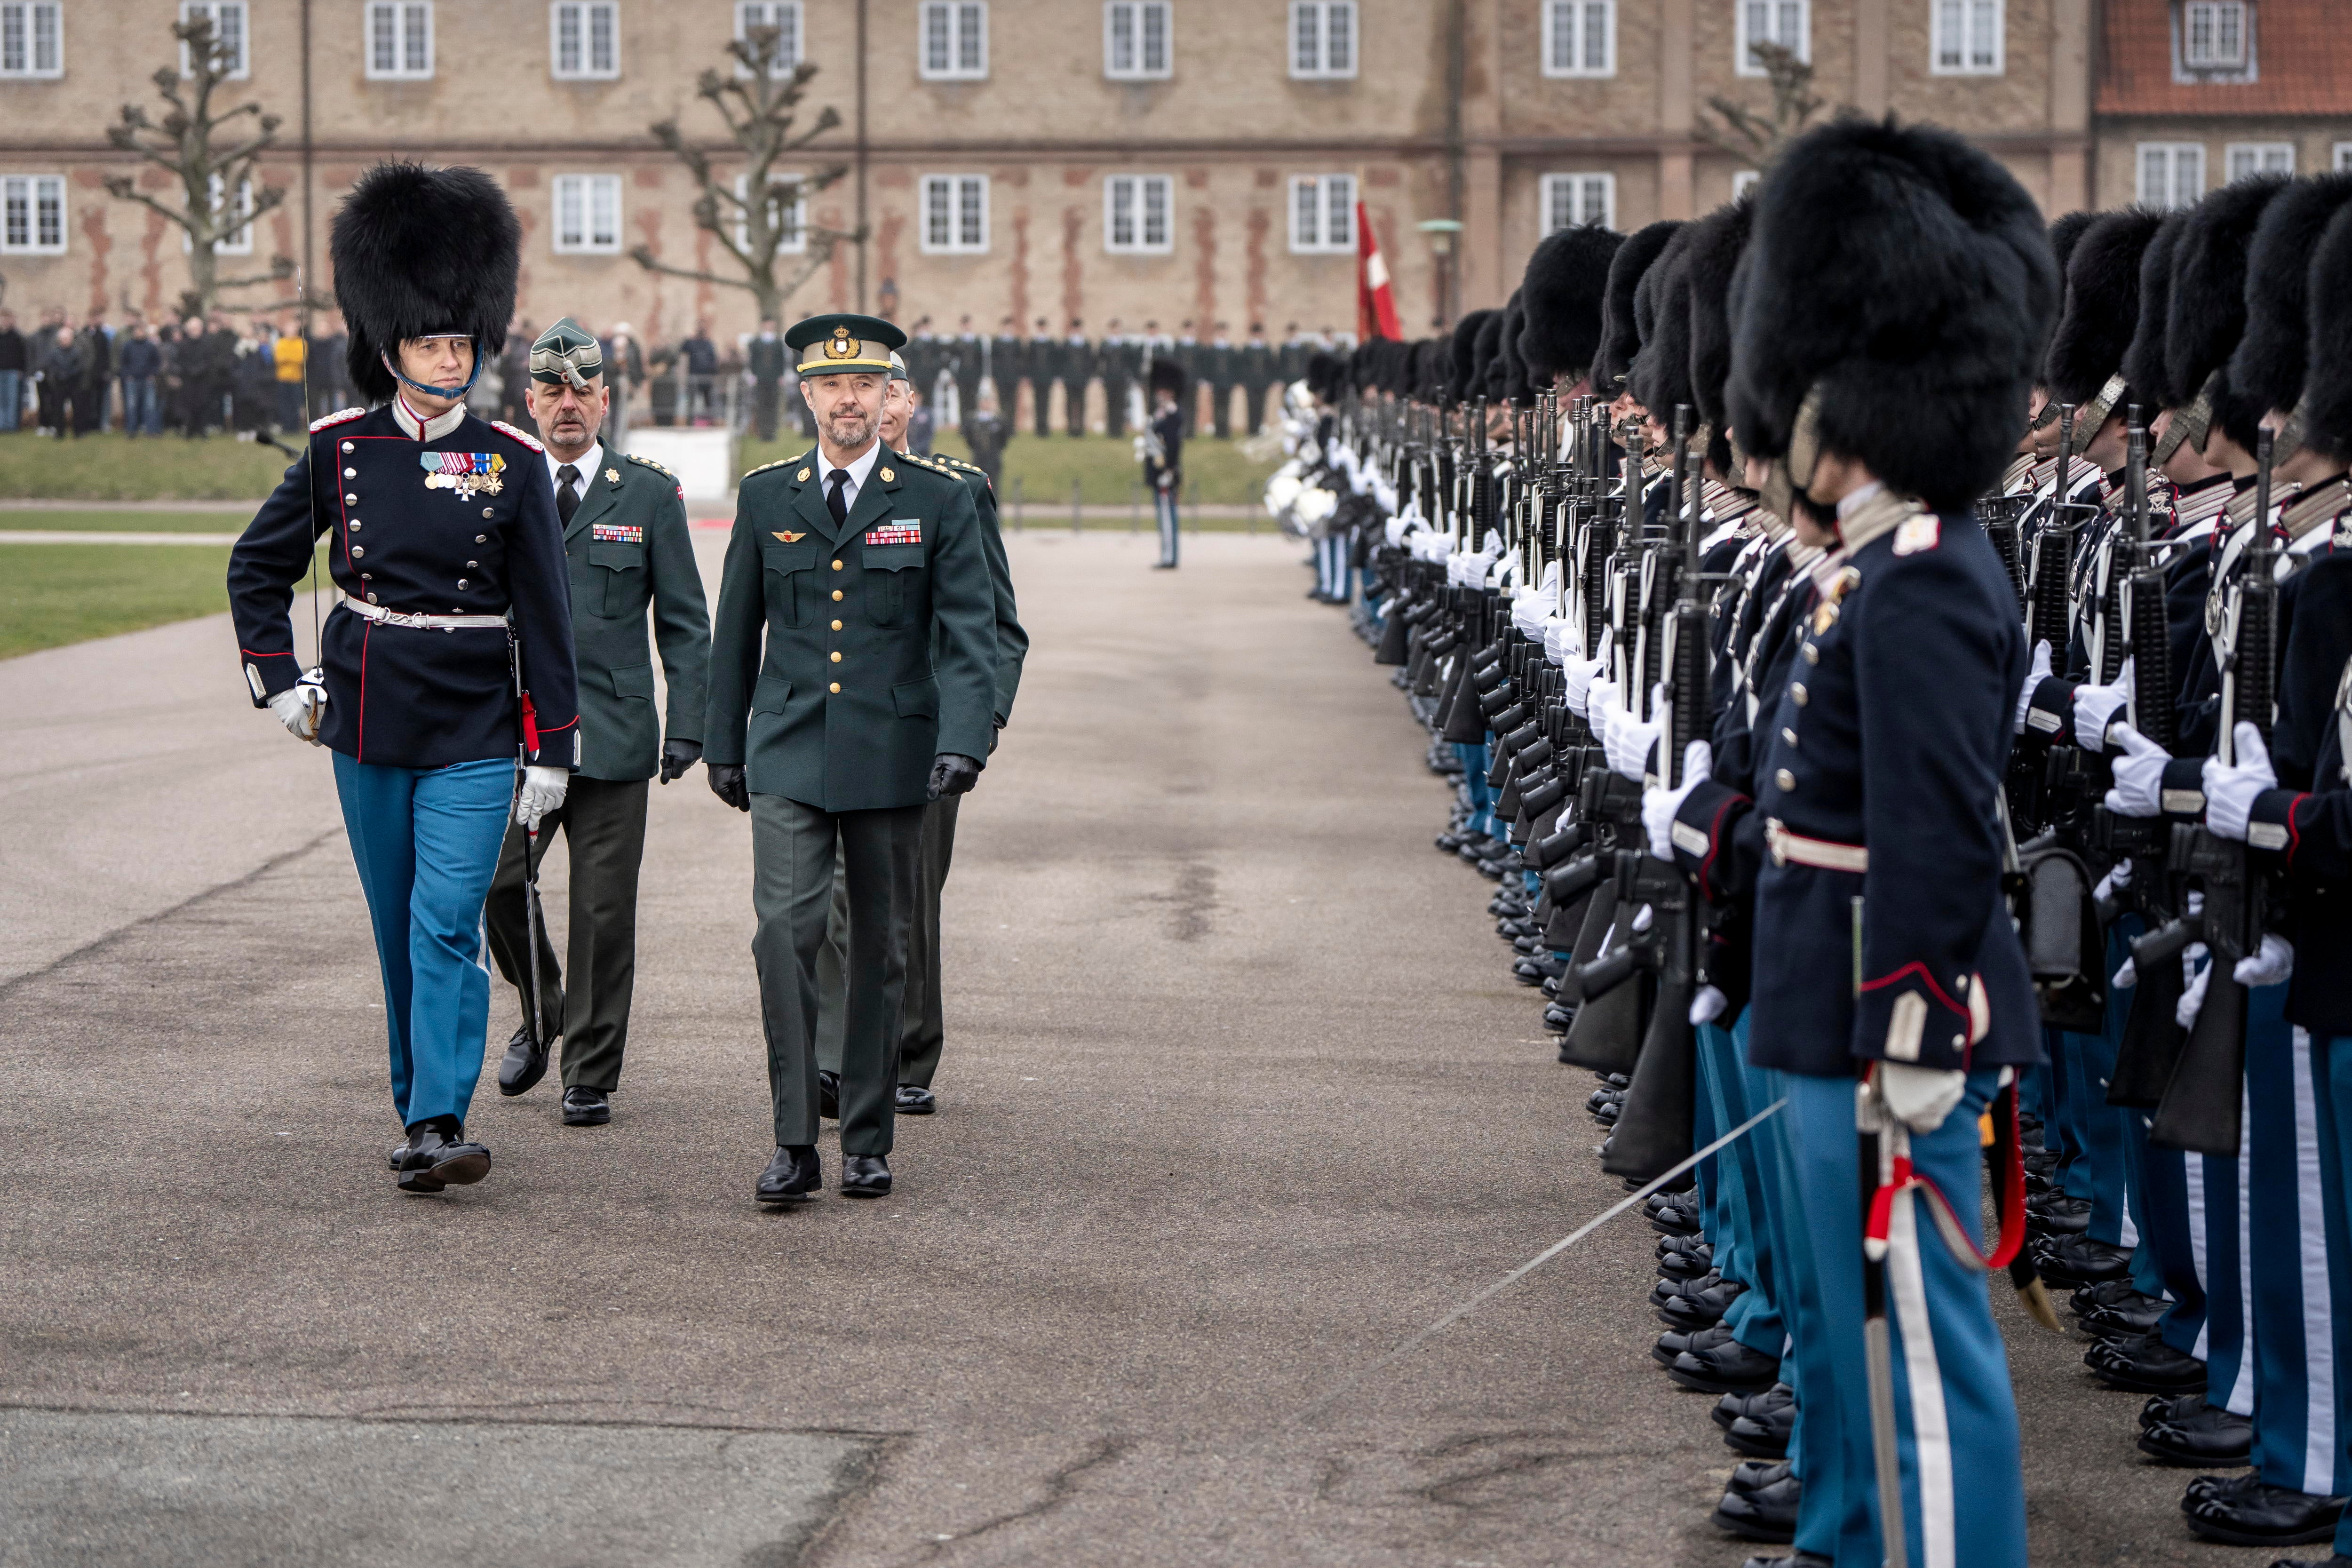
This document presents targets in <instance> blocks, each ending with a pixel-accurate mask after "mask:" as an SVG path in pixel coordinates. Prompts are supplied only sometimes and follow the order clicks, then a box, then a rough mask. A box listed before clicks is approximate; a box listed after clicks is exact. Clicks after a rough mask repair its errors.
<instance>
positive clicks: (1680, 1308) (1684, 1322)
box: [1658, 1279, 1748, 1329]
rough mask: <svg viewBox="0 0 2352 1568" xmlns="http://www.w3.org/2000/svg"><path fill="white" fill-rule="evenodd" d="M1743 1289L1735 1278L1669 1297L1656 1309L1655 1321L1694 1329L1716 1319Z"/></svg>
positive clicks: (1716, 1320)
mask: <svg viewBox="0 0 2352 1568" xmlns="http://www.w3.org/2000/svg"><path fill="white" fill-rule="evenodd" d="M1693 1283H1696V1281H1693ZM1745 1289H1748V1287H1747V1286H1745V1285H1742V1284H1741V1283H1740V1282H1739V1281H1738V1280H1737V1279H1725V1280H1722V1281H1720V1282H1718V1283H1717V1284H1714V1285H1710V1286H1708V1287H1707V1288H1706V1289H1704V1290H1698V1291H1694V1292H1692V1293H1690V1294H1688V1295H1683V1296H1675V1297H1672V1298H1670V1299H1668V1300H1666V1301H1665V1302H1664V1304H1663V1305H1661V1306H1660V1307H1659V1308H1658V1321H1660V1322H1663V1323H1664V1324H1665V1325H1666V1327H1668V1328H1670V1329H1696V1328H1703V1327H1705V1326H1706V1325H1707V1324H1709V1323H1716V1322H1720V1321H1723V1314H1724V1313H1726V1312H1727V1311H1729V1310H1731V1303H1732V1302H1734V1301H1736V1300H1738V1299H1739V1295H1740V1292H1741V1291H1743V1290H1745Z"/></svg>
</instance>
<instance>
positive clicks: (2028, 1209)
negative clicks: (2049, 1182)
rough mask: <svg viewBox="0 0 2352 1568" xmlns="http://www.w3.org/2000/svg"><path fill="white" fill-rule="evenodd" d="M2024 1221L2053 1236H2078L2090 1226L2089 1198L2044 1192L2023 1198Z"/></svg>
mask: <svg viewBox="0 0 2352 1568" xmlns="http://www.w3.org/2000/svg"><path fill="white" fill-rule="evenodd" d="M2025 1221H2026V1223H2027V1224H2028V1225H2031V1226H2034V1227H2036V1228H2037V1229H2040V1230H2042V1231H2046V1232H2048V1233H2049V1234H2051V1235H2053V1236H2080V1235H2082V1234H2083V1233H2084V1231H2086V1230H2088V1229H2090V1228H2091V1200H2090V1199H2088V1198H2075V1197H2069V1196H2067V1195H2066V1194H2064V1193H2045V1194H2042V1196H2040V1197H2037V1198H2028V1199H2026V1200H2025Z"/></svg>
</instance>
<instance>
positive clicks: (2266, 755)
mask: <svg viewBox="0 0 2352 1568" xmlns="http://www.w3.org/2000/svg"><path fill="white" fill-rule="evenodd" d="M2232 736H2233V738H2234V739H2235V741H2236V742H2237V748H2238V763H2237V765H2236V766H2235V767H2230V766H2226V765H2224V764H2223V763H2222V762H2221V758H2219V757H2208V758H2206V759H2205V826H2207V827H2209V828H2210V829H2211V830H2212V831H2213V832H2214V833H2216V834H2219V835H2220V836H2221V837H2223V838H2234V839H2237V840H2238V841H2239V842H2240V843H2243V842H2245V837H2246V818H2247V816H2248V815H2249V814H2251V813H2252V810H2253V809H2254V797H2255V796H2256V795H2260V794H2262V793H2263V791H2264V790H2266V789H2276V788H2278V773H2277V771H2276V770H2275V769H2273V767H2272V766H2271V749H2270V748H2269V747H2268V746H2266V745H2264V744H2263V732H2262V731H2260V730H2257V729H2255V728H2254V727H2253V726H2252V724H2249V723H2247V722H2246V721H2244V720H2242V719H2241V720H2240V721H2238V727H2237V729H2236V730H2235V731H2232ZM2249 962H2251V961H2249Z"/></svg>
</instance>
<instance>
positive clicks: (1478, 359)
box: [1460, 310, 1503, 403]
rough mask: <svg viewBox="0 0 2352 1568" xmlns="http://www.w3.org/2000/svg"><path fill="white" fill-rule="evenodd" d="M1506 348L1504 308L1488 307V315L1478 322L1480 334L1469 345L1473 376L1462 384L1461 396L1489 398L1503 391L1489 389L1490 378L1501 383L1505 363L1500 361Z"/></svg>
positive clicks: (1467, 400) (1473, 399)
mask: <svg viewBox="0 0 2352 1568" xmlns="http://www.w3.org/2000/svg"><path fill="white" fill-rule="evenodd" d="M1502 352H1503V312H1502V311H1500V310H1489V311H1487V312H1486V320H1485V321H1480V322H1479V323H1478V336H1477V337H1476V339H1475V340H1474V341H1473V342H1472V343H1471V346H1470V379H1469V380H1467V381H1465V382H1464V383H1463V384H1462V391H1461V394H1460V395H1461V398H1462V401H1463V402H1465V403H1471V402H1475V401H1476V400H1477V399H1478V398H1481V397H1484V398H1487V399H1489V400H1490V401H1491V400H1492V399H1494V398H1495V397H1497V396H1499V395H1501V394H1500V393H1499V391H1497V392H1489V391H1488V390H1487V386H1488V384H1489V383H1490V382H1491V383H1492V384H1494V385H1496V387H1499V386H1500V385H1501V384H1502V374H1503V372H1502V366H1501V364H1500V363H1498V362H1499V360H1500V358H1501V356H1502Z"/></svg>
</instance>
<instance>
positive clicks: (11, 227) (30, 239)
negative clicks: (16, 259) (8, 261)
mask: <svg viewBox="0 0 2352 1568" xmlns="http://www.w3.org/2000/svg"><path fill="white" fill-rule="evenodd" d="M65 253H66V177H65V176H64V175H63V174H0V254H6V255H9V256H63V255H64V254H65Z"/></svg>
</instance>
